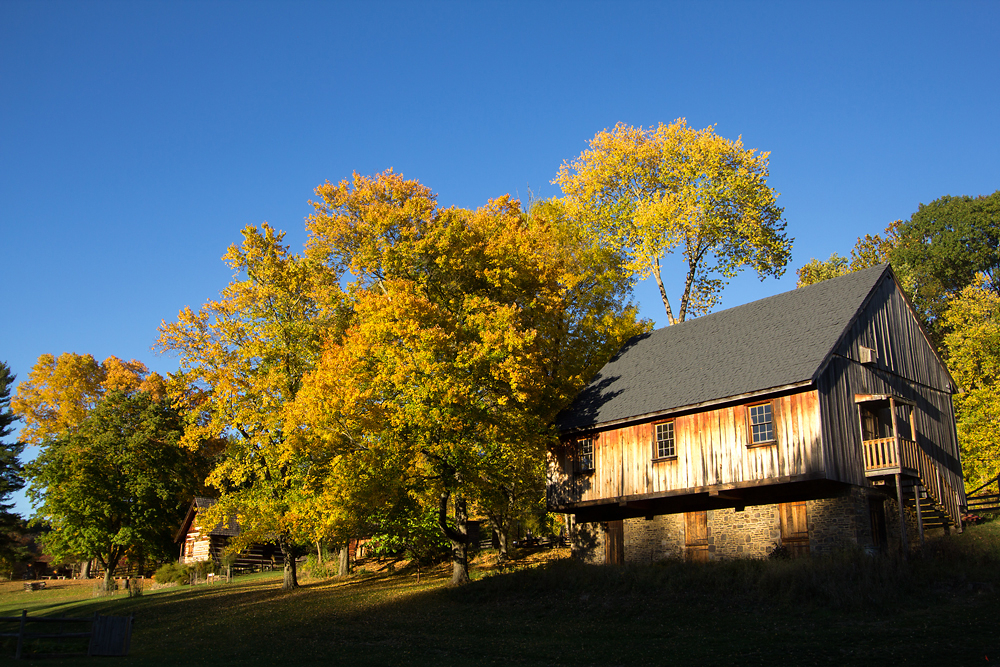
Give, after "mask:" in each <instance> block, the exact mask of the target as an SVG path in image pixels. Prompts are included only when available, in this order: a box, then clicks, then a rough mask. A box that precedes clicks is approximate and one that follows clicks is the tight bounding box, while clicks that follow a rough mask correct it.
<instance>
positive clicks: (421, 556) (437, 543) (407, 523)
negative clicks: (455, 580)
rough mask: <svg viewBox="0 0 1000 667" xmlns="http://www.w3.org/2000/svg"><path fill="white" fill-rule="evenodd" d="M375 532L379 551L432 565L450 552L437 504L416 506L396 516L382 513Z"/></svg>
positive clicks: (373, 539) (376, 545)
mask: <svg viewBox="0 0 1000 667" xmlns="http://www.w3.org/2000/svg"><path fill="white" fill-rule="evenodd" d="M377 524H378V526H379V532H378V533H376V534H374V535H372V541H371V543H372V545H373V546H374V550H375V553H376V555H378V556H381V557H387V556H389V557H392V556H396V557H403V558H407V559H410V560H413V561H416V562H417V563H418V564H420V565H429V564H431V563H435V562H438V561H440V560H441V559H443V558H444V557H445V556H447V555H448V549H449V542H448V540H447V538H445V536H444V535H442V533H441V527H440V526H439V525H438V517H437V508H436V507H424V508H421V507H419V506H413V507H411V508H409V511H407V512H404V513H401V514H399V515H397V516H392V517H390V516H387V515H386V514H384V513H383V514H382V516H381V517H379V519H378V520H377Z"/></svg>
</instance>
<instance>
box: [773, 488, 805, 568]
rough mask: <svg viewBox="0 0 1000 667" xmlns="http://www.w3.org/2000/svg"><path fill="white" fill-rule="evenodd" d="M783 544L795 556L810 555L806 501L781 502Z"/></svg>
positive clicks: (779, 506)
mask: <svg viewBox="0 0 1000 667" xmlns="http://www.w3.org/2000/svg"><path fill="white" fill-rule="evenodd" d="M778 511H779V514H780V515H781V546H783V547H785V548H786V549H788V552H789V553H790V554H791V555H792V556H793V557H795V556H808V555H809V525H808V524H807V523H806V503H805V502H797V503H781V504H780V505H778Z"/></svg>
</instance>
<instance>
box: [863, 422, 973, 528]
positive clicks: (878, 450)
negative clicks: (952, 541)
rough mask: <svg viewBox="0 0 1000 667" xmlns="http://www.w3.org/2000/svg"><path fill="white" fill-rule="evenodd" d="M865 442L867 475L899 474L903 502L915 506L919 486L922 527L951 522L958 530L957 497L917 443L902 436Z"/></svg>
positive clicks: (958, 497) (884, 477) (889, 476)
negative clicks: (916, 489) (915, 494)
mask: <svg viewBox="0 0 1000 667" xmlns="http://www.w3.org/2000/svg"><path fill="white" fill-rule="evenodd" d="M864 444H865V447H864V449H863V450H862V451H863V455H864V461H865V475H866V476H867V477H876V478H883V479H892V478H893V477H895V476H897V475H898V476H899V479H900V483H901V486H902V490H903V494H902V497H903V498H904V503H905V504H906V505H910V506H914V505H916V500H915V498H914V487H917V488H918V489H919V492H920V515H921V519H923V520H924V527H925V528H931V527H934V528H938V527H943V526H947V525H949V524H950V525H954V526H956V527H957V528H958V529H959V530H961V528H962V507H961V505H960V504H959V503H960V500H959V499H960V496H959V494H958V493H957V492H956V491H955V490H954V489H953V488H952V487H951V485H950V484H949V483H948V481H947V479H946V477H945V476H944V475H942V474H941V469H940V467H939V466H938V464H937V462H936V461H935V460H934V459H933V458H932V457H931V456H930V455H929V454H928V453H927V452H925V451H924V450H923V448H921V447H920V445H918V444H917V443H916V442H914V441H913V440H905V439H903V438H880V439H879V440H877V441H866V442H865V443H864Z"/></svg>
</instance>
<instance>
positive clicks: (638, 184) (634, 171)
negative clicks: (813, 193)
mask: <svg viewBox="0 0 1000 667" xmlns="http://www.w3.org/2000/svg"><path fill="white" fill-rule="evenodd" d="M768 155H769V154H768V153H758V152H757V151H756V149H749V150H748V149H745V148H744V147H743V144H742V141H741V140H740V139H737V140H736V141H731V140H729V139H725V138H724V137H720V136H718V135H717V134H715V131H714V129H713V128H712V127H708V128H705V129H703V130H695V129H693V128H691V127H688V125H687V123H686V121H685V120H684V119H683V118H681V119H678V120H677V121H675V122H673V123H671V124H670V125H664V124H662V123H661V124H660V125H659V126H658V127H656V128H650V129H648V130H644V129H642V128H635V127H629V126H627V125H624V124H622V123H619V124H618V125H616V126H615V127H614V129H612V130H610V131H608V130H605V131H602V132H599V133H598V134H597V135H596V136H595V137H594V138H593V140H591V142H590V149H589V150H586V151H584V152H583V153H582V154H581V155H580V157H578V158H577V159H575V160H574V161H572V162H568V163H564V164H563V165H562V167H561V168H560V170H559V174H558V176H557V177H556V179H555V180H554V181H553V182H554V183H557V184H559V185H560V186H561V187H562V190H563V192H564V194H565V203H566V206H567V209H568V212H569V213H570V215H572V216H574V217H576V218H578V219H579V220H581V221H583V222H584V223H586V224H587V225H588V227H589V228H590V229H591V230H592V232H593V234H594V235H595V236H596V238H597V239H598V240H599V242H600V244H601V245H602V246H603V247H605V248H609V249H612V250H614V251H620V252H622V253H624V255H625V258H626V261H627V268H628V270H629V271H630V272H631V273H632V274H635V275H638V276H640V277H642V278H645V277H648V276H649V275H650V274H652V275H653V276H654V277H655V278H656V282H657V285H658V286H659V288H660V296H661V298H662V300H663V307H664V309H665V310H666V314H667V319H668V321H669V323H670V324H674V323H677V322H683V321H684V320H685V319H686V318H687V316H688V315H689V314H692V315H698V314H701V313H706V312H708V311H709V310H711V309H712V307H714V306H715V305H716V304H717V303H718V301H719V298H720V297H719V294H720V292H721V290H722V289H723V288H724V287H725V285H726V283H727V281H728V280H729V279H731V278H733V277H734V276H736V275H737V274H738V273H739V272H740V271H742V270H743V269H745V268H752V269H753V270H754V271H756V272H757V275H758V276H759V277H760V278H761V279H762V280H763V279H764V278H765V277H766V276H775V277H777V276H780V275H781V274H782V273H783V272H784V268H785V265H786V264H787V263H788V260H789V257H790V253H791V240H790V239H789V238H788V237H787V236H786V235H785V221H784V220H783V219H782V217H781V215H782V210H783V209H782V208H781V207H779V206H778V205H777V203H776V198H777V193H776V192H775V191H774V190H773V189H772V188H770V187H769V186H768V185H767V177H768ZM674 252H678V253H679V254H680V255H681V256H682V257H683V262H684V265H685V266H684V272H685V278H684V284H683V289H682V292H681V297H680V302H679V307H678V309H677V311H676V313H675V311H674V309H673V308H672V307H671V305H670V300H669V299H668V297H667V290H666V287H665V285H664V283H663V278H662V275H661V261H662V260H663V259H664V258H665V256H666V255H669V254H672V253H674Z"/></svg>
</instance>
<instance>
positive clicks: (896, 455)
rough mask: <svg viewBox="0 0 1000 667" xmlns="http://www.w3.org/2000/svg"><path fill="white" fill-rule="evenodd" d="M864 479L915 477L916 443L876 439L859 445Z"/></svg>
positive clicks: (897, 438) (893, 438) (903, 439)
mask: <svg viewBox="0 0 1000 667" xmlns="http://www.w3.org/2000/svg"><path fill="white" fill-rule="evenodd" d="M861 452H862V456H863V457H864V462H865V477H880V476H882V475H917V471H918V465H919V464H918V457H919V453H918V452H919V450H918V448H917V443H915V442H914V441H912V440H906V439H905V438H899V437H892V438H876V439H874V440H865V441H863V442H862V443H861Z"/></svg>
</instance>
